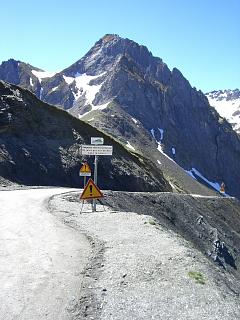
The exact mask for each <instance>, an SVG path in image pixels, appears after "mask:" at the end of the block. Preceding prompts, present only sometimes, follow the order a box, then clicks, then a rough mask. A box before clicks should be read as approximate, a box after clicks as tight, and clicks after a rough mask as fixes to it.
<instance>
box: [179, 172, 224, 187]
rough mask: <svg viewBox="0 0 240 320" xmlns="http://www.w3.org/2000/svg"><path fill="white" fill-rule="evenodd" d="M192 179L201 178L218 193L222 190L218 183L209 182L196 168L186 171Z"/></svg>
mask: <svg viewBox="0 0 240 320" xmlns="http://www.w3.org/2000/svg"><path fill="white" fill-rule="evenodd" d="M185 171H186V172H187V173H188V174H189V175H190V176H191V177H192V178H194V179H197V177H198V178H200V179H202V180H203V181H205V182H206V183H207V184H208V185H209V186H211V187H212V188H213V189H215V190H216V191H219V190H220V187H221V186H220V184H219V183H218V182H212V181H209V180H208V179H207V178H205V177H204V176H203V175H202V174H201V173H200V172H199V171H198V170H197V169H196V168H192V169H191V170H185Z"/></svg>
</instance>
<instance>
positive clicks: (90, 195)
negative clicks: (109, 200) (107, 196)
mask: <svg viewBox="0 0 240 320" xmlns="http://www.w3.org/2000/svg"><path fill="white" fill-rule="evenodd" d="M102 197H103V194H102V192H101V190H100V189H99V188H98V186H96V185H95V183H94V182H93V180H92V179H89V180H88V182H87V184H86V187H85V188H84V190H83V192H82V194H81V196H80V200H88V199H99V198H102Z"/></svg>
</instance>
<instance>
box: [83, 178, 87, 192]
mask: <svg viewBox="0 0 240 320" xmlns="http://www.w3.org/2000/svg"><path fill="white" fill-rule="evenodd" d="M86 179H87V177H86V176H84V177H83V189H85V186H86Z"/></svg>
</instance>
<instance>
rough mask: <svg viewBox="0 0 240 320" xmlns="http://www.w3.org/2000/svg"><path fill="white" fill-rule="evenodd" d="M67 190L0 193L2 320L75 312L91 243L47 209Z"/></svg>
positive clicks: (54, 318)
mask: <svg viewBox="0 0 240 320" xmlns="http://www.w3.org/2000/svg"><path fill="white" fill-rule="evenodd" d="M66 191H69V189H60V188H58V189H35V190H20V191H19V190H18V191H2V192H0V207H1V208H0V221H1V223H0V287H1V290H0V301H1V303H0V319H1V320H10V319H11V320H12V319H15V320H20V319H21V320H30V319H31V320H37V319H39V320H40V319H41V320H42V319H46V320H47V319H49V320H65V319H70V318H71V317H72V314H74V312H75V311H76V303H77V301H78V299H79V293H80V288H81V285H82V274H81V272H82V271H83V268H84V266H85V264H86V262H87V259H88V255H89V252H90V249H91V248H90V245H89V242H88V241H87V239H86V237H85V236H83V235H82V234H80V233H79V232H78V231H76V230H74V229H71V228H69V227H68V226H65V225H64V224H63V223H62V222H60V221H59V220H58V219H56V217H53V216H52V215H51V214H49V212H48V211H47V208H46V200H47V199H48V198H49V197H50V196H52V195H53V194H57V193H63V192H66Z"/></svg>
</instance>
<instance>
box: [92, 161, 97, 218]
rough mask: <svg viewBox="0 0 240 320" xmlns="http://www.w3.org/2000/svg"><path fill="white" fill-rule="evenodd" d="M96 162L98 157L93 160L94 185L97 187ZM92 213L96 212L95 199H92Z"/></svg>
mask: <svg viewBox="0 0 240 320" xmlns="http://www.w3.org/2000/svg"><path fill="white" fill-rule="evenodd" d="M97 161H98V156H96V155H95V159H94V183H95V185H97ZM92 211H93V212H95V211H96V199H93V206H92Z"/></svg>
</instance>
